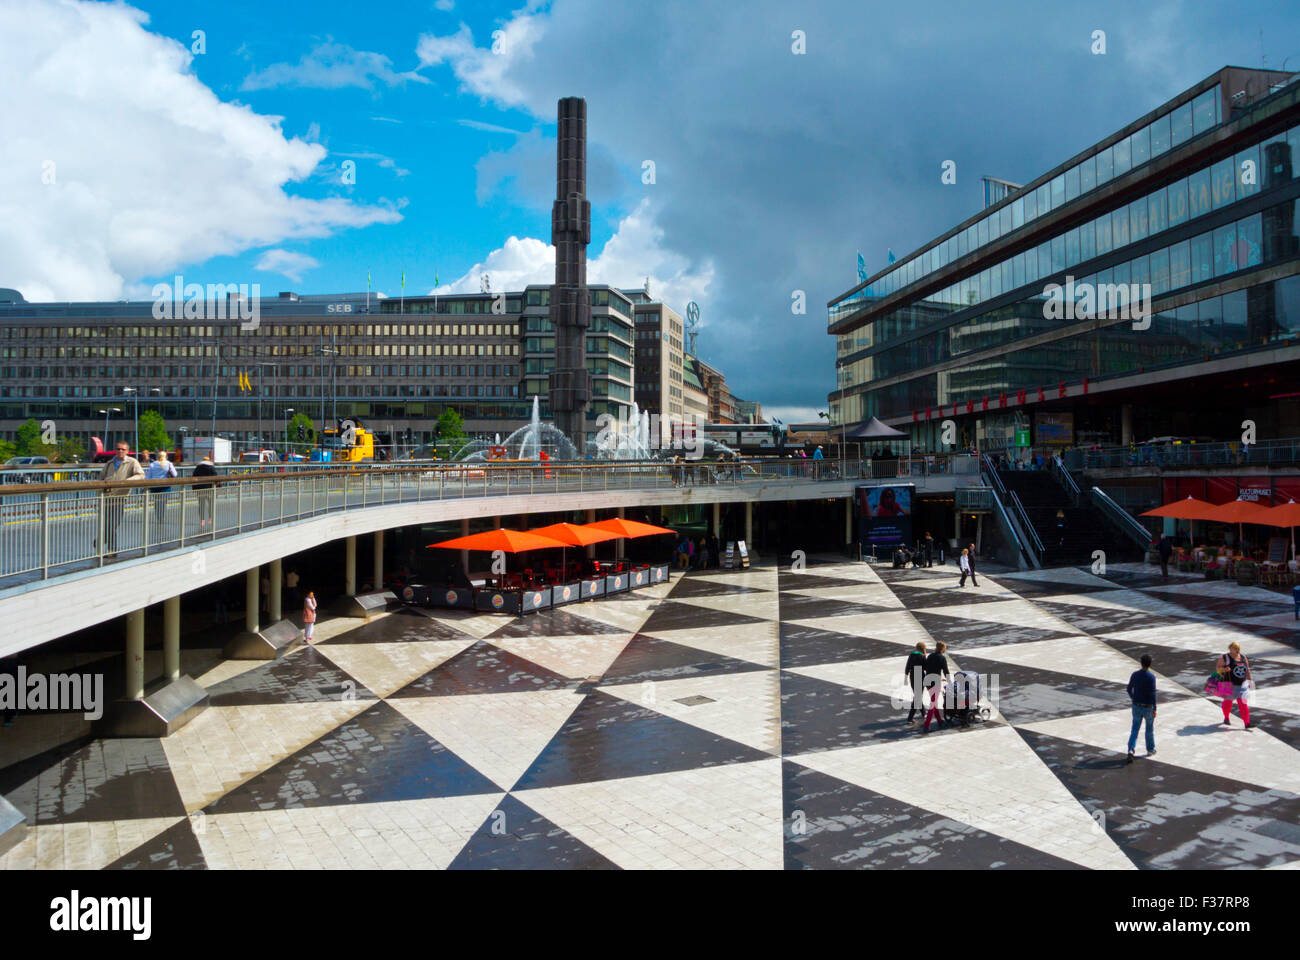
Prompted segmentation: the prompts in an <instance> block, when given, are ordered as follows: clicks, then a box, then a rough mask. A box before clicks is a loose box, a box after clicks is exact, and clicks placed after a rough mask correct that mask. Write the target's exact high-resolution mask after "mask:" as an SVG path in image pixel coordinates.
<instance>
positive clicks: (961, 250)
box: [954, 230, 969, 258]
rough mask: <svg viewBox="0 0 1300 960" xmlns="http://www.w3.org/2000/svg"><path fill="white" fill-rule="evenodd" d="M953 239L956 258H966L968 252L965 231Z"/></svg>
mask: <svg viewBox="0 0 1300 960" xmlns="http://www.w3.org/2000/svg"><path fill="white" fill-rule="evenodd" d="M954 239H955V240H956V241H957V256H958V258H960V257H964V256H966V254H967V253H968V252H969V251H968V250H967V249H966V231H965V230H963V231H962V232H961V233H959V234H957V236H956V237H955V238H954Z"/></svg>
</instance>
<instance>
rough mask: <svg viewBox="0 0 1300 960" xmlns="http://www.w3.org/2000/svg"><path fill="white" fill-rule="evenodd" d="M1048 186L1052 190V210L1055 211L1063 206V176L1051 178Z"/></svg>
mask: <svg viewBox="0 0 1300 960" xmlns="http://www.w3.org/2000/svg"><path fill="white" fill-rule="evenodd" d="M1049 186H1051V188H1052V209H1053V210H1055V209H1056V208H1057V207H1060V206H1063V205H1064V204H1065V174H1060V175H1058V176H1055V177H1053V178H1052V182H1051V184H1049Z"/></svg>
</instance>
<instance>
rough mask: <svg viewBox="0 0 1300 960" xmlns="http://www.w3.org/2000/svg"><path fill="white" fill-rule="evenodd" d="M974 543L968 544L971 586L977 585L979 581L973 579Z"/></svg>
mask: <svg viewBox="0 0 1300 960" xmlns="http://www.w3.org/2000/svg"><path fill="white" fill-rule="evenodd" d="M975 556H976V550H975V544H973V543H972V544H971V545H970V582H971V586H972V587H978V586H979V585H980V582H979V581H978V580H976V579H975Z"/></svg>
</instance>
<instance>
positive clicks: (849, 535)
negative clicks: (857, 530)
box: [844, 497, 853, 544]
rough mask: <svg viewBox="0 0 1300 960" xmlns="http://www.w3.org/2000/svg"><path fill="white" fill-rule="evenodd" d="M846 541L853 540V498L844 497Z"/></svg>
mask: <svg viewBox="0 0 1300 960" xmlns="http://www.w3.org/2000/svg"><path fill="white" fill-rule="evenodd" d="M844 542H845V543H846V544H848V543H852V542H853V498H852V497H845V498H844Z"/></svg>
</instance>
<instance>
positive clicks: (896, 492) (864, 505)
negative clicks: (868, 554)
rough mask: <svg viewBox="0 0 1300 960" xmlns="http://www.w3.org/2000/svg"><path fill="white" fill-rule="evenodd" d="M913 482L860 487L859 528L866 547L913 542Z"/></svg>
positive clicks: (891, 545) (892, 545)
mask: <svg viewBox="0 0 1300 960" xmlns="http://www.w3.org/2000/svg"><path fill="white" fill-rule="evenodd" d="M915 489H916V488H915V487H914V486H912V485H911V484H896V485H893V486H881V487H858V514H859V520H858V530H859V536H860V538H861V540H862V543H863V544H864V546H866V547H895V546H898V545H899V544H900V543H908V544H910V543H911V542H912V495H913V493H914V492H915Z"/></svg>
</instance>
